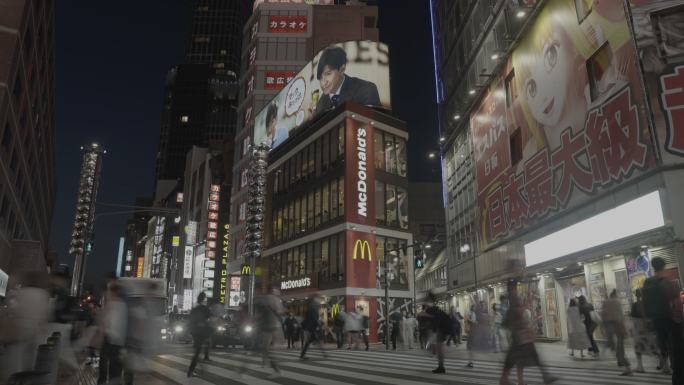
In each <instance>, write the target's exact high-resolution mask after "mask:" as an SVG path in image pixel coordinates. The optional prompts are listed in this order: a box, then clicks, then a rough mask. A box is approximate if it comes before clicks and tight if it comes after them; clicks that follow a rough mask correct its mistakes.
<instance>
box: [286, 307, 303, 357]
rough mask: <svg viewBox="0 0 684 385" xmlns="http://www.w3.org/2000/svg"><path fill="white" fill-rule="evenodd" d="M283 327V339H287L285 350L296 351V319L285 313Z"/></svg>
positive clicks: (297, 327)
mask: <svg viewBox="0 0 684 385" xmlns="http://www.w3.org/2000/svg"><path fill="white" fill-rule="evenodd" d="M284 326H285V338H286V339H287V348H288V349H296V348H297V340H298V339H299V327H300V325H299V323H297V319H296V318H295V317H294V316H293V315H292V312H288V313H287V318H285V322H284Z"/></svg>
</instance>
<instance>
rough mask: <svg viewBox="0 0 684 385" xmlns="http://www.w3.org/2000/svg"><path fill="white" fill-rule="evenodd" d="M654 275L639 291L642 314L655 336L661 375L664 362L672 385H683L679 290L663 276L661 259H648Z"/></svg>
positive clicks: (683, 364)
mask: <svg viewBox="0 0 684 385" xmlns="http://www.w3.org/2000/svg"><path fill="white" fill-rule="evenodd" d="M651 266H653V271H654V276H653V277H650V278H648V279H646V281H645V282H644V287H643V288H642V294H643V300H644V311H645V313H646V316H647V317H648V318H649V319H650V320H651V322H652V323H653V326H654V328H655V331H656V334H657V336H658V344H659V345H660V346H659V347H660V352H661V355H662V357H663V360H662V361H663V363H662V365H663V366H662V369H661V370H663V372H665V373H669V372H670V368H669V367H668V364H667V360H668V358H669V360H670V367H671V369H672V384H673V385H682V384H684V338H683V337H682V329H683V328H682V301H681V299H680V297H679V296H680V292H681V287H680V286H679V284H678V283H677V282H675V281H674V280H673V279H670V278H668V277H667V275H666V272H665V266H666V263H665V260H664V259H662V258H660V257H656V258H653V260H651Z"/></svg>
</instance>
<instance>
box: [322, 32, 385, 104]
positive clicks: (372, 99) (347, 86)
mask: <svg viewBox="0 0 684 385" xmlns="http://www.w3.org/2000/svg"><path fill="white" fill-rule="evenodd" d="M346 67H347V53H346V52H344V50H343V49H342V48H340V47H337V46H333V47H328V48H326V49H325V51H323V53H322V54H321V58H320V60H319V61H318V68H317V73H316V78H317V79H318V81H319V83H320V87H321V91H322V93H323V95H322V96H321V97H320V99H318V103H317V104H316V114H319V113H321V112H325V111H327V110H329V109H330V108H333V107H335V106H337V105H339V104H340V103H343V102H346V101H349V100H350V101H354V102H357V103H359V104H361V105H371V106H379V105H380V96H379V94H378V87H377V86H376V85H375V84H374V83H371V82H369V81H366V80H362V79H359V78H355V77H351V76H347V75H345V73H344V71H345V70H346Z"/></svg>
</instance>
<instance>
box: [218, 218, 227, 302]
mask: <svg viewBox="0 0 684 385" xmlns="http://www.w3.org/2000/svg"><path fill="white" fill-rule="evenodd" d="M220 235H221V252H220V256H221V257H220V258H219V259H217V261H216V262H217V263H216V269H217V271H218V274H217V275H216V282H215V284H214V298H218V300H219V302H220V303H222V304H225V303H226V296H227V293H228V284H229V283H228V252H229V250H230V225H229V224H227V223H226V224H224V225H223V226H222V227H221V233H220Z"/></svg>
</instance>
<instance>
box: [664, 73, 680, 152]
mask: <svg viewBox="0 0 684 385" xmlns="http://www.w3.org/2000/svg"><path fill="white" fill-rule="evenodd" d="M660 84H661V87H662V89H663V93H662V95H661V100H662V103H663V108H664V109H665V111H666V112H667V125H668V127H667V142H666V144H665V149H666V150H668V151H670V152H672V153H674V154H677V155H682V156H684V129H682V127H684V66H679V67H676V68H675V69H674V70H673V72H672V73H671V74H668V75H663V76H662V77H661V78H660Z"/></svg>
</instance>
